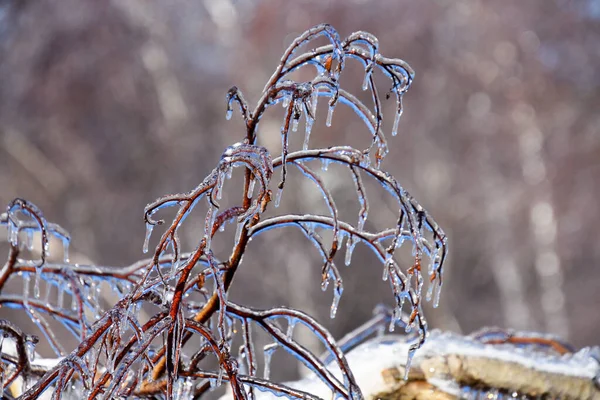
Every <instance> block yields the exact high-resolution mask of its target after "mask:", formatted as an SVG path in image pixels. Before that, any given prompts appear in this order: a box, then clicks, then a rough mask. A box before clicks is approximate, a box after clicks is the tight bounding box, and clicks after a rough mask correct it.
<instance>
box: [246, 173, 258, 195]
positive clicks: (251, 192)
mask: <svg viewBox="0 0 600 400" xmlns="http://www.w3.org/2000/svg"><path fill="white" fill-rule="evenodd" d="M255 184H256V179H253V178H250V183H249V184H248V196H247V197H248V198H249V199H251V198H252V194H253V193H254V185H255Z"/></svg>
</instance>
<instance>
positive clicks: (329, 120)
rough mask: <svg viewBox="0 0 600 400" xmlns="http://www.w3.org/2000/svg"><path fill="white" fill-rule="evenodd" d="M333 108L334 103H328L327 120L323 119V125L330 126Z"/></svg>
mask: <svg viewBox="0 0 600 400" xmlns="http://www.w3.org/2000/svg"><path fill="white" fill-rule="evenodd" d="M334 109H335V105H331V104H330V105H329V109H328V110H327V120H326V121H325V125H326V126H327V127H328V128H329V127H330V126H331V120H332V119H333V110H334Z"/></svg>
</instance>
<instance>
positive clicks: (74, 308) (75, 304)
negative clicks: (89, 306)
mask: <svg viewBox="0 0 600 400" xmlns="http://www.w3.org/2000/svg"><path fill="white" fill-rule="evenodd" d="M72 296H73V297H72V299H71V310H72V311H77V310H78V309H79V302H78V301H77V296H76V295H75V290H73V295H72Z"/></svg>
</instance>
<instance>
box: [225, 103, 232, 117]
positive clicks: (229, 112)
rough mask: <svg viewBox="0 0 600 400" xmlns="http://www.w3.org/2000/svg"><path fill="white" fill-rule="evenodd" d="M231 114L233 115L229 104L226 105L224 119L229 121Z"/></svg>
mask: <svg viewBox="0 0 600 400" xmlns="http://www.w3.org/2000/svg"><path fill="white" fill-rule="evenodd" d="M232 115H233V109H232V108H231V107H230V106H228V107H227V111H226V112H225V119H226V120H227V121H229V120H230V119H231V116H232Z"/></svg>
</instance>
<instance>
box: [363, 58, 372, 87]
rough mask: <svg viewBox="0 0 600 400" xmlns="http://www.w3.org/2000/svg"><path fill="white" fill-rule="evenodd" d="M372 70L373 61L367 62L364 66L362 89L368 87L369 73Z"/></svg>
mask: <svg viewBox="0 0 600 400" xmlns="http://www.w3.org/2000/svg"><path fill="white" fill-rule="evenodd" d="M372 72H373V63H372V62H369V63H367V67H366V68H365V79H364V80H363V84H362V90H367V89H368V88H369V79H370V78H371V73H372Z"/></svg>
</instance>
